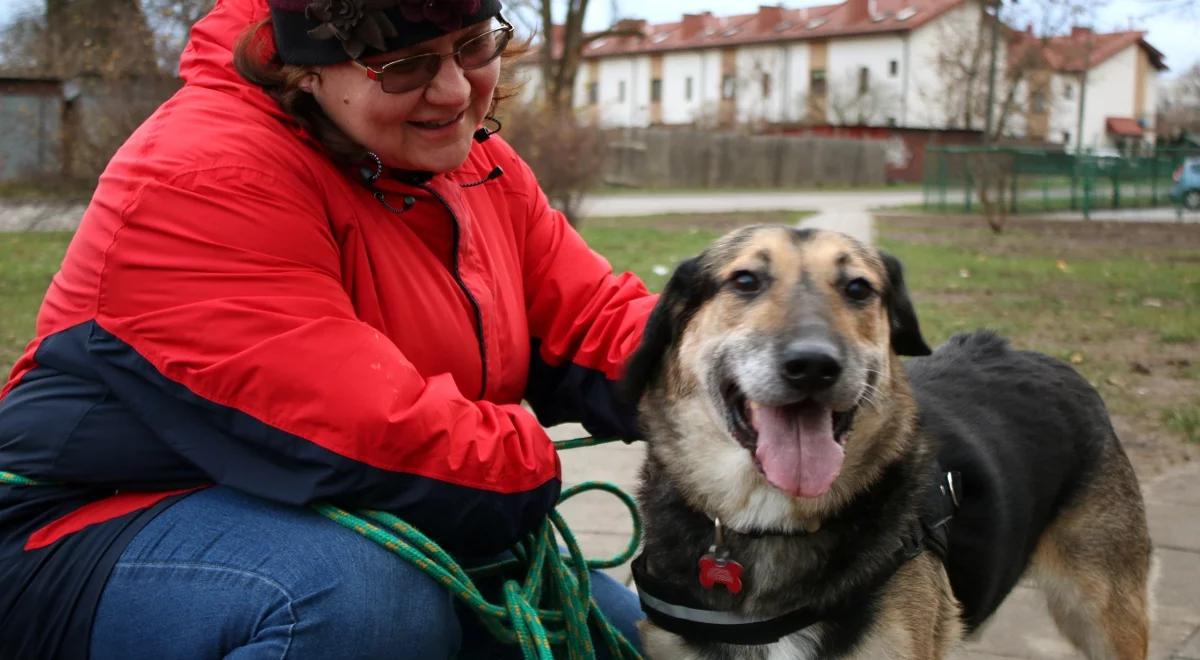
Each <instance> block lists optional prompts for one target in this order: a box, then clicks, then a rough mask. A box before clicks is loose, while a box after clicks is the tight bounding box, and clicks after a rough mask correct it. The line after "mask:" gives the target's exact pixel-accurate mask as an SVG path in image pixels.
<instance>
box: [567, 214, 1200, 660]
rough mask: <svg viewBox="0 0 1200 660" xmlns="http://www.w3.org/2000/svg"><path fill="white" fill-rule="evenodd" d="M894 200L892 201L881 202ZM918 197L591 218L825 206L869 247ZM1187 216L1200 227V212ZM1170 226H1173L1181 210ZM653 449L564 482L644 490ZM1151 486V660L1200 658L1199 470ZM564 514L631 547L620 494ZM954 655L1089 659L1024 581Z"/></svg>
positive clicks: (600, 551) (622, 451)
mask: <svg viewBox="0 0 1200 660" xmlns="http://www.w3.org/2000/svg"><path fill="white" fill-rule="evenodd" d="M885 198H886V199H887V201H881V200H883V199H885ZM892 200H898V201H892ZM914 200H915V201H918V202H919V201H920V193H919V192H917V193H862V194H849V193H788V194H763V195H755V196H746V195H705V196H665V197H664V198H646V199H639V200H634V199H631V198H630V197H623V198H597V199H593V200H592V203H593V204H594V205H595V206H593V207H592V209H593V211H592V212H594V213H598V214H601V215H642V214H646V213H667V212H675V211H696V210H704V211H721V210H728V211H735V210H746V209H748V208H753V209H758V210H788V209H792V210H802V209H816V210H818V211H819V212H818V214H817V215H815V216H812V217H810V218H807V219H806V221H805V222H804V223H803V224H804V225H805V226H819V227H824V228H830V229H837V230H840V231H845V232H847V233H850V234H852V235H854V236H856V237H857V238H859V239H860V240H864V241H867V242H870V241H871V240H872V239H873V237H874V234H873V231H872V229H873V222H872V219H871V215H870V213H869V212H868V209H869V208H872V207H878V206H884V205H892V204H906V203H914ZM635 202H636V203H635ZM1143 213H1144V212H1143ZM1185 217H1186V220H1187V221H1192V222H1194V221H1196V218H1197V214H1191V215H1190V216H1185ZM1061 219H1068V218H1061ZM1097 219H1100V217H1097ZM1105 219H1126V218H1123V217H1115V218H1105ZM1129 219H1133V218H1132V217H1130V218H1129ZM1156 219H1159V218H1156ZM1162 219H1167V218H1162ZM1170 219H1174V217H1173V212H1172V217H1171V218H1170ZM551 435H552V437H554V438H555V439H556V440H563V439H568V438H575V437H580V436H582V435H586V433H585V432H584V430H583V428H582V427H579V426H576V425H564V426H560V427H556V428H554V429H551ZM644 452H645V448H644V447H643V446H641V445H631V446H626V445H623V444H611V445H604V446H600V447H589V448H585V449H573V450H570V451H567V452H564V453H563V454H562V459H563V471H564V475H565V479H566V481H567V483H568V484H573V483H578V482H580V481H587V480H593V479H595V480H605V481H612V482H615V483H617V484H618V485H620V486H621V487H622V488H624V489H626V490H628V491H629V492H635V489H636V486H637V480H638V471H639V469H640V466H641V464H642V460H643V455H644ZM1143 486H1144V488H1143V490H1144V492H1145V497H1146V506H1147V513H1148V516H1149V522H1150V532H1151V536H1152V538H1153V541H1154V544H1155V564H1156V571H1155V574H1154V579H1153V582H1152V585H1151V599H1152V603H1153V605H1152V612H1153V626H1152V630H1151V644H1150V657H1151V658H1153V659H1154V660H1160V659H1161V660H1200V463H1194V464H1186V465H1183V466H1180V467H1178V468H1176V469H1175V470H1174V471H1172V472H1169V473H1167V474H1165V475H1163V476H1161V477H1160V478H1158V479H1156V480H1154V481H1153V482H1151V483H1148V484H1144V485H1143ZM562 510H563V512H564V514H565V515H566V517H567V520H568V522H569V523H570V524H571V527H572V529H573V530H574V531H575V533H576V535H577V536H578V537H579V538H580V541H581V543H582V544H583V546H584V549H585V552H587V553H588V554H589V556H604V557H608V556H612V555H613V554H615V553H617V552H619V551H620V550H621V549H623V548H624V547H625V546H626V544H627V543H628V541H629V534H630V532H631V526H630V519H629V515H628V513H626V512H625V509H624V507H623V506H622V505H620V504H619V503H618V502H617V501H616V500H615V499H614V498H612V497H611V496H608V495H605V494H592V495H585V496H581V497H580V498H578V499H576V500H572V501H570V502H568V503H567V504H566V505H564V506H563V507H562ZM609 573H610V574H612V575H613V576H615V577H616V578H617V579H619V580H622V581H623V582H625V583H626V584H628V583H629V582H630V573H629V567H628V565H625V566H621V567H619V568H615V569H612V570H610V571H609ZM951 658H952V659H953V660H1014V659H1028V660H1035V659H1036V660H1042V659H1045V660H1067V659H1072V660H1074V659H1082V658H1083V655H1081V654H1079V653H1077V652H1076V651H1074V649H1073V648H1072V647H1071V646H1070V644H1069V643H1068V642H1067V641H1066V639H1065V638H1063V637H1062V636H1061V635H1060V634H1059V633H1058V631H1057V630H1056V629H1055V627H1054V624H1053V622H1052V621H1051V619H1050V615H1049V612H1048V611H1047V609H1046V605H1045V601H1044V599H1043V597H1042V595H1041V593H1039V592H1038V590H1037V588H1036V587H1035V586H1033V585H1032V584H1030V583H1028V582H1022V583H1021V584H1020V585H1019V586H1018V587H1017V589H1016V590H1015V591H1014V592H1013V593H1012V594H1011V595H1010V596H1009V597H1008V600H1006V601H1005V603H1004V605H1003V606H1002V607H1001V608H1000V610H999V611H998V612H997V613H996V614H995V616H993V617H992V619H991V620H990V621H989V622H988V625H987V626H986V627H985V628H984V629H983V630H982V631H980V632H979V634H978V635H976V637H975V638H974V639H971V640H968V641H966V642H965V643H964V644H963V645H962V647H961V648H960V649H958V650H957V651H955V652H954V654H953V655H952V656H951Z"/></svg>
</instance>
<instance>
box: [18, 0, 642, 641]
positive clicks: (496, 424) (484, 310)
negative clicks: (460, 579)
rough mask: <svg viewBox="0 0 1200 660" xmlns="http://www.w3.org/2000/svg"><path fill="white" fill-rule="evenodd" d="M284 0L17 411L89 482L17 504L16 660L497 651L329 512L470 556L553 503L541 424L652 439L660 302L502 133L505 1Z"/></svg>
mask: <svg viewBox="0 0 1200 660" xmlns="http://www.w3.org/2000/svg"><path fill="white" fill-rule="evenodd" d="M262 3H263V0H222V1H221V2H220V3H219V4H218V6H217V7H216V9H214V11H213V12H212V13H211V14H210V15H209V16H208V17H206V18H205V19H204V20H203V21H201V22H200V23H198V24H197V25H196V27H195V28H194V30H193V33H192V40H191V42H190V44H189V46H188V49H187V50H186V51H185V53H184V56H183V60H182V66H181V75H182V77H183V78H184V80H185V85H184V87H183V88H182V90H181V91H180V92H179V93H177V94H176V95H175V96H174V97H173V98H171V99H170V100H169V101H167V102H166V103H165V104H164V105H163V106H162V107H161V108H160V109H159V110H158V111H157V112H156V113H155V114H154V116H152V117H151V118H150V119H149V120H147V122H146V123H145V124H144V125H143V126H142V127H141V128H139V129H138V131H137V132H136V133H135V134H134V135H133V136H132V137H131V138H130V140H129V141H128V142H127V143H126V144H125V145H124V146H123V147H122V148H121V150H120V151H119V152H118V153H117V155H116V156H115V157H114V158H113V160H112V162H111V163H110V164H109V166H108V168H107V169H106V171H105V172H104V174H103V175H102V176H101V179H100V183H99V186H98V188H97V190H96V193H95V197H94V198H93V200H92V203H91V205H90V206H89V208H88V210H87V213H86V214H85V216H84V219H83V222H82V224H81V226H80V228H79V230H78V233H77V234H76V236H75V238H74V240H73V242H72V244H71V246H70V248H69V250H68V251H67V255H66V258H65V260H64V262H63V265H62V268H61V270H60V272H59V273H58V274H57V275H56V276H55V278H54V281H53V283H52V284H51V286H50V289H49V291H48V292H47V294H46V299H45V301H44V303H43V306H42V309H41V312H40V315H39V317H38V325H37V337H36V339H35V340H34V341H33V342H32V343H31V344H30V345H29V347H28V349H27V351H26V352H25V354H24V356H23V357H22V358H21V359H20V360H19V361H18V363H17V364H16V366H15V368H14V371H13V374H12V376H11V378H10V380H9V382H8V384H7V386H6V387H5V388H4V390H3V391H2V393H0V397H2V398H0V469H4V470H7V471H10V472H14V473H17V474H21V475H24V476H27V477H31V478H34V479H37V480H41V481H45V482H50V483H52V484H59V485H55V486H39V487H27V488H14V487H4V488H0V583H2V584H4V585H5V588H4V589H3V590H2V591H0V657H4V658H51V657H85V656H88V655H89V652H90V656H91V657H94V658H156V659H162V658H206V657H218V656H225V657H231V658H258V657H282V656H288V657H297V658H375V657H389V658H395V657H402V658H403V657H413V658H434V657H446V656H449V655H453V654H455V653H461V655H462V656H463V657H471V656H486V655H490V654H491V653H492V651H493V650H494V649H491V648H489V647H488V645H489V643H490V641H489V640H488V639H486V636H485V635H484V634H482V633H479V632H478V631H477V626H475V625H473V622H472V621H471V620H470V618H471V617H470V616H462V617H460V616H458V615H457V614H456V612H455V610H454V605H453V602H452V599H451V597H450V596H449V595H448V594H447V593H446V592H445V591H444V590H442V589H441V588H440V587H438V586H437V585H436V584H435V583H434V582H433V581H432V580H430V579H428V578H427V577H425V576H424V575H423V574H421V573H419V572H418V571H416V570H415V569H413V568H411V567H410V566H409V565H407V564H406V563H405V562H403V561H401V560H399V559H397V558H396V557H395V556H393V555H391V554H389V553H388V552H386V551H385V550H383V549H382V548H380V547H378V546H376V545H374V544H373V543H372V542H370V541H368V540H366V539H365V538H363V537H360V536H358V535H357V534H355V533H354V532H351V531H349V530H346V529H344V528H341V527H339V526H338V525H335V524H333V523H332V522H329V521H327V520H325V519H324V518H321V517H320V516H318V515H317V514H315V513H313V512H312V511H311V510H310V509H308V508H307V507H306V506H305V505H306V504H308V503H311V502H315V501H332V502H334V503H337V504H340V505H343V506H347V507H364V508H373V509H383V510H388V511H391V512H394V513H396V514H397V515H399V516H401V517H402V518H405V519H406V520H408V521H409V522H411V523H413V524H415V525H416V526H417V527H419V528H420V529H422V530H423V531H425V532H426V533H427V534H429V535H430V536H432V537H433V538H434V539H435V540H437V541H438V542H439V543H441V544H442V545H443V546H444V547H445V548H447V549H448V550H449V551H450V552H452V553H454V554H455V555H456V556H458V557H460V558H461V559H462V560H463V561H471V560H472V559H473V558H479V557H488V556H493V555H495V554H496V553H499V552H501V551H503V550H504V549H505V548H506V547H509V546H510V545H511V544H512V543H513V542H514V541H516V540H517V539H518V538H520V537H521V536H522V535H523V534H525V533H527V532H529V531H530V530H532V529H534V528H535V527H536V526H538V525H539V524H540V523H541V522H542V521H543V519H544V516H545V514H546V512H547V511H548V510H549V509H550V508H551V507H552V506H553V504H554V502H555V499H556V497H557V495H558V492H559V485H560V466H559V462H558V458H557V456H556V454H555V450H554V447H553V446H552V444H551V442H550V440H549V438H548V437H547V436H546V434H545V432H544V431H543V430H542V427H541V424H539V418H540V422H541V423H543V424H547V425H549V424H553V423H558V422H560V421H565V420H570V419H578V420H581V421H583V422H584V423H585V424H586V425H587V426H588V428H589V429H590V430H591V431H592V432H594V433H604V434H621V435H624V436H626V437H631V436H632V434H633V427H632V423H631V419H630V418H631V410H629V409H628V408H626V407H623V406H621V405H619V404H618V403H617V402H616V399H615V398H614V396H613V394H612V384H613V382H614V381H615V379H616V378H617V376H618V373H619V370H620V367H621V365H622V363H623V362H624V360H625V358H626V356H627V355H628V354H629V353H630V352H631V351H632V349H633V347H634V345H635V344H636V342H637V340H638V337H639V335H640V332H641V328H642V326H643V324H644V321H645V318H646V316H647V315H648V313H649V310H650V308H651V307H652V305H653V302H654V299H653V297H651V296H650V295H649V294H648V293H647V292H646V290H645V288H644V287H643V285H642V284H641V283H640V282H639V281H638V280H637V279H636V278H634V277H632V276H629V275H625V276H621V277H615V276H613V275H612V273H611V270H610V268H609V266H608V265H607V264H606V263H605V262H604V261H603V260H602V259H601V258H599V257H598V256H596V255H595V254H593V253H592V252H590V251H589V250H588V249H587V247H586V246H585V245H584V244H583V242H582V241H581V240H580V239H579V237H578V235H576V234H575V233H574V231H573V230H572V229H571V228H570V227H569V226H568V225H567V224H566V223H565V221H564V220H563V217H562V216H561V215H560V214H559V213H557V212H555V211H554V210H553V209H551V208H549V206H548V204H547V202H546V198H545V196H544V195H543V194H542V193H541V191H540V190H539V188H538V187H537V184H536V181H535V179H534V177H533V175H532V173H531V172H530V170H529V169H528V167H527V166H526V165H525V164H524V163H523V162H522V161H521V160H520V159H519V158H518V157H517V156H516V155H515V154H514V153H513V151H512V150H511V148H509V147H508V146H507V145H506V144H505V143H504V142H503V141H502V140H501V139H500V138H499V137H496V136H493V135H490V133H489V132H488V131H486V130H479V129H480V127H481V126H483V125H484V124H485V119H487V118H488V115H489V112H490V109H491V108H492V107H493V103H494V100H495V98H496V97H497V96H498V92H497V82H498V79H499V76H500V58H499V55H500V53H501V51H502V50H503V48H504V46H505V44H507V43H508V39H509V36H510V34H511V28H510V27H509V26H508V25H507V24H506V23H505V22H504V21H503V19H502V18H501V16H500V3H499V2H498V0H448V1H445V2H441V1H438V2H431V1H427V0H382V1H381V0H270V7H269V13H268V7H267V6H266V5H265V4H262ZM239 35H243V38H242V39H241V40H240V42H239V39H238V37H239ZM235 44H236V45H235ZM235 51H236V52H235ZM235 61H236V63H237V66H236V70H235V65H234V62H235ZM239 70H240V72H239ZM248 79H249V80H253V81H254V82H249V80H248ZM523 399H524V400H526V401H528V402H530V403H531V404H532V406H533V408H534V410H536V411H537V414H538V416H539V418H535V417H534V415H532V414H531V413H529V412H528V411H527V410H526V409H524V408H522V406H521V405H520V403H521V401H522V400H523ZM593 584H594V585H595V589H596V591H597V596H598V598H599V600H600V601H601V605H602V607H603V608H604V609H605V610H606V611H608V612H609V613H610V616H611V617H612V618H614V619H616V621H617V623H618V625H619V626H621V627H622V628H623V629H624V630H625V632H626V634H627V635H633V634H635V633H634V632H633V630H632V629H631V625H630V624H631V622H632V620H633V619H634V618H636V617H637V616H638V613H637V607H636V599H633V598H632V596H631V595H630V594H629V592H628V591H627V590H624V589H623V588H622V587H620V586H619V585H616V584H615V583H612V582H611V581H603V580H599V578H598V581H597V582H594V583H593Z"/></svg>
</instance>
